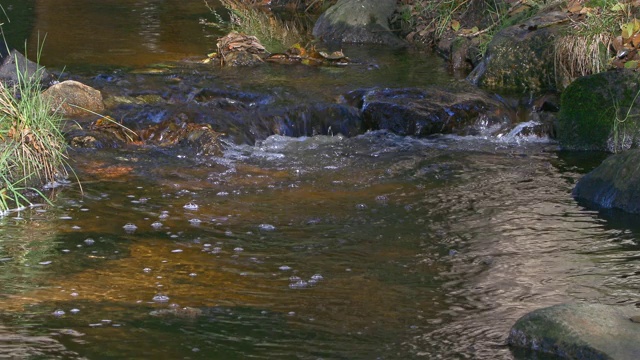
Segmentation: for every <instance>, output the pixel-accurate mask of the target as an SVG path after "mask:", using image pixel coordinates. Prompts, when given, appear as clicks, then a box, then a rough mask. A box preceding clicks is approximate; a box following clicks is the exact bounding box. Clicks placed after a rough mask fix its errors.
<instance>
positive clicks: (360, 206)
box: [356, 204, 367, 210]
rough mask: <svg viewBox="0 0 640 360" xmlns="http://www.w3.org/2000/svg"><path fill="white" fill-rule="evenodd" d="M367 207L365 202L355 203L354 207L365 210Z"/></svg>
mask: <svg viewBox="0 0 640 360" xmlns="http://www.w3.org/2000/svg"><path fill="white" fill-rule="evenodd" d="M366 208H367V205H366V204H357V205H356V209H358V210H365V209H366Z"/></svg>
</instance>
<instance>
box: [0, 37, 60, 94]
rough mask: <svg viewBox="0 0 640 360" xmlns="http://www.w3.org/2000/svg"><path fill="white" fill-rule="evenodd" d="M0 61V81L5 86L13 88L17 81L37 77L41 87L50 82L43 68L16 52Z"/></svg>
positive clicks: (13, 51) (11, 52)
mask: <svg viewBox="0 0 640 360" xmlns="http://www.w3.org/2000/svg"><path fill="white" fill-rule="evenodd" d="M0 45H1V44H0ZM0 61H1V63H0V81H1V82H3V83H4V84H5V85H6V86H9V87H12V86H15V85H17V84H18V82H19V81H23V80H26V79H32V78H33V77H34V76H35V77H38V78H39V79H38V80H39V81H41V83H42V84H43V85H45V84H47V83H48V82H50V81H51V75H50V74H49V73H48V72H47V71H46V70H45V68H44V67H43V66H39V65H38V64H36V63H35V62H33V61H31V60H29V59H27V58H26V57H24V55H22V54H21V53H20V52H18V51H16V50H11V51H10V52H9V54H8V55H5V56H4V57H0Z"/></svg>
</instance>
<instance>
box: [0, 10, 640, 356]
mask: <svg viewBox="0 0 640 360" xmlns="http://www.w3.org/2000/svg"><path fill="white" fill-rule="evenodd" d="M46 3H48V2H44V1H43V2H36V4H37V7H38V6H40V9H43V8H42V7H44V6H46ZM57 3H60V7H51V8H47V9H46V11H44V10H41V12H40V13H39V14H38V17H37V19H36V21H35V24H40V25H36V26H35V27H36V28H37V27H39V26H44V25H42V24H43V22H45V20H46V19H48V18H54V19H58V17H57V16H61V17H62V16H64V14H62V13H56V11H57V10H56V9H65V10H64V11H67V12H69V11H71V10H73V9H75V8H74V7H65V6H63V3H68V4H75V5H76V6H77V7H78V10H77V11H89V10H91V13H101V11H102V12H106V11H107V10H109V11H112V10H113V11H115V10H114V9H116V8H117V6H116V5H117V4H118V3H120V4H121V5H118V6H122V7H126V6H133V7H134V8H135V6H142V5H145V4H156V5H158V4H160V2H153V1H130V2H125V1H121V2H115V3H114V7H113V8H111V7H109V8H108V9H106V8H105V9H102V8H100V5H99V4H98V3H97V2H95V3H94V2H86V1H84V2H82V3H83V4H85V6H86V7H85V8H83V7H82V6H80V5H79V2H77V1H76V2H73V1H67V2H57ZM185 3H188V4H187V5H184V4H183V2H180V1H173V2H172V1H164V2H162V4H165V5H163V6H185V7H188V8H189V9H193V11H194V12H196V13H197V12H203V13H204V12H206V10H203V9H200V8H198V7H197V6H196V5H197V4H196V3H197V2H185ZM140 4H142V5H140ZM181 4H182V5H181ZM145 6H146V5H145ZM149 6H151V5H149ZM158 6H160V5H158ZM191 6H193V8H191ZM100 9H102V10H100ZM136 9H137V8H136ZM103 10H104V11H103ZM60 11H63V10H60ZM185 11H186V10H185ZM73 14H74V13H73V12H71V15H69V14H67V16H71V17H73ZM117 14H124V13H123V12H122V11H120V12H119V13H117ZM122 16H125V15H122ZM112 17H113V16H112ZM116 18H117V17H116ZM43 19H45V20H43ZM168 19H169V20H167V21H169V23H171V22H170V20H171V17H168ZM105 21H106V20H105ZM178 21H179V20H178ZM92 22H97V20H93V21H92ZM162 24H165V25H162V26H169V25H166V24H167V22H164V23H162ZM176 26H178V25H176ZM196 28H197V27H196ZM114 31H116V30H114ZM198 31H199V30H198ZM196 33H197V32H196V31H195V30H192V32H191V33H190V34H191V35H190V36H191V38H196ZM70 34H71V33H70ZM73 34H74V35H73V36H71V35H69V36H70V37H71V38H75V39H76V43H77V42H79V43H82V42H83V39H84V38H82V37H81V35H80V34H76V33H73ZM105 36H106V38H107V39H109V38H110V39H111V40H110V41H113V42H117V41H115V40H122V39H120V38H117V37H116V36H115V35H113V34H106V35H105ZM173 36H176V35H173ZM50 38H51V36H50ZM165 38H166V39H169V40H167V41H169V42H172V41H174V40H175V39H176V38H175V37H172V36H168V37H165ZM165 38H162V37H160V39H165ZM105 41H106V40H105ZM123 41H124V40H123ZM129 41H132V43H131V44H133V43H135V41H133V40H129ZM125 42H126V41H125ZM48 44H49V46H52V45H51V42H49V43H48ZM85 45H86V46H89V45H87V44H85ZM78 46H81V45H78ZM83 46H84V45H83ZM167 46H168V45H167ZM190 46H195V47H197V46H201V45H194V44H193V43H190V42H187V44H184V47H182V48H181V49H189V47H190ZM52 48H54V49H57V50H48V49H49V48H47V49H45V53H44V59H48V60H47V61H50V64H51V65H52V66H60V65H61V63H62V62H64V57H63V56H61V55H55V54H56V53H59V54H62V51H61V50H60V49H59V48H58V45H56V46H52ZM101 48H103V47H101ZM135 48H136V49H143V48H146V49H147V50H145V51H142V53H143V54H142V55H140V57H137V56H134V55H132V56H130V57H129V56H122V57H121V58H119V60H118V59H114V60H113V61H114V62H113V63H109V62H101V61H98V60H97V58H82V56H79V57H78V59H80V60H78V65H77V66H78V69H79V70H78V71H81V72H86V73H88V74H89V76H90V77H91V78H88V79H87V80H88V81H89V82H93V85H95V86H98V87H100V88H101V90H102V91H103V92H104V93H105V94H106V95H107V96H116V95H123V94H122V93H124V95H127V96H131V95H132V94H147V93H150V92H151V93H162V91H163V88H162V86H163V82H166V81H169V80H168V79H173V78H175V77H181V78H183V79H184V81H185V82H186V83H187V84H188V86H193V87H194V88H202V87H217V88H224V89H226V90H229V89H231V90H234V91H236V90H237V91H238V92H240V93H242V94H258V98H260V99H262V98H265V99H267V100H266V102H265V105H267V106H269V105H270V104H274V105H278V106H280V105H283V104H284V105H287V104H296V103H306V102H311V101H316V100H322V101H330V100H331V99H333V98H335V97H338V96H339V95H341V94H343V93H344V92H346V91H349V90H352V89H354V88H358V87H364V86H372V85H379V86H402V85H417V84H424V83H437V84H441V83H447V82H449V81H451V80H450V79H449V78H448V77H447V76H446V73H445V72H444V70H442V64H441V62H440V61H438V60H437V59H435V58H427V59H426V60H424V59H422V60H421V59H419V58H417V57H415V56H414V57H408V56H406V54H401V53H394V52H383V51H381V50H380V49H375V48H359V47H354V48H353V50H352V51H353V52H354V53H355V54H356V55H357V56H356V57H358V58H360V59H362V63H363V64H365V65H364V66H354V67H351V68H349V69H333V68H319V69H317V68H311V69H310V68H306V67H281V66H268V67H263V68H259V69H253V70H252V71H251V73H250V75H251V76H250V77H248V76H246V74H247V73H246V72H244V71H245V70H220V69H216V68H211V67H204V66H198V65H194V64H175V63H169V64H168V65H167V66H166V67H158V66H156V67H152V68H150V69H144V67H145V66H146V65H151V64H153V63H156V62H160V61H165V60H166V59H175V58H179V57H181V56H182V55H176V56H175V57H174V56H173V55H172V56H170V57H168V58H164V57H163V56H164V55H157V53H156V52H155V50H153V51H152V50H149V49H150V48H149V47H143V46H141V47H135ZM166 48H168V47H165V46H164V45H162V41H161V42H160V45H158V47H156V49H166ZM94 50H95V52H96V53H99V49H97V48H96V49H94ZM94 50H91V49H90V50H87V51H85V52H84V54H85V56H93V55H92V54H94ZM48 51H53V52H52V53H50V52H48ZM67 51H68V53H69V54H70V59H72V58H73V56H72V54H74V53H77V52H75V51H76V50H73V48H69V49H67ZM79 52H82V51H79ZM168 52H169V53H171V51H168ZM199 52H200V50H185V51H184V53H185V54H186V56H187V57H190V56H194V55H197V53H199ZM179 53H180V51H175V52H173V54H179ZM163 54H166V52H165V53H163ZM140 59H142V60H140ZM69 61H70V62H71V63H73V62H74V60H69ZM402 62H404V63H403V64H402ZM398 63H400V64H401V65H397V64H398ZM370 64H374V65H375V66H372V67H371V66H369V65H370ZM88 65H100V66H103V65H109V69H110V70H109V71H110V72H108V73H107V75H101V76H95V75H96V74H91V73H90V69H89V68H90V67H89V66H88ZM130 67H134V68H138V67H142V68H143V69H142V71H133V73H131V72H129V70H128V69H129V68H130ZM101 69H104V68H102V67H101ZM155 69H160V70H161V71H160V73H159V74H157V73H156V72H155V71H147V70H155ZM380 69H382V70H380ZM111 71H113V72H111ZM109 76H114V77H115V78H116V80H114V81H111V80H108V81H105V80H104V79H105V78H108V77H109ZM118 89H119V90H118ZM119 91H120V92H119ZM167 91H175V90H167ZM165 106H168V105H165ZM133 109H134V110H140V111H148V109H147V108H146V107H143V108H141V109H138V108H133ZM71 154H72V159H73V166H74V168H75V169H76V171H77V173H78V177H79V178H80V179H81V180H82V182H83V189H84V193H83V194H81V193H80V191H79V189H78V188H77V187H76V186H71V185H70V186H67V187H63V188H61V189H58V190H57V194H55V195H56V196H55V198H54V200H55V203H54V205H53V206H41V207H37V208H34V209H30V210H28V211H25V212H21V213H13V214H11V215H10V216H8V217H6V218H3V219H0V233H1V234H0V300H2V301H1V302H0V357H10V358H11V357H13V358H34V359H39V358H42V359H51V358H70V359H74V358H77V359H80V358H87V359H110V358H113V359H116V358H131V359H149V358H159V359H182V358H185V359H211V358H214V359H243V358H263V359H273V358H284V359H288V358H301V359H317V358H325V359H376V358H380V359H407V358H427V359H439V358H440V359H451V358H469V359H514V358H516V359H526V358H528V357H529V355H528V354H514V353H513V352H512V351H511V350H510V349H509V348H508V347H506V346H504V341H505V339H506V336H507V333H508V330H509V328H510V326H511V325H512V324H513V323H514V322H515V320H516V319H517V318H519V317H520V316H522V315H523V314H525V313H527V312H529V311H531V310H534V309H536V308H539V307H543V306H548V305H552V304H557V303H560V302H568V301H587V302H600V303H608V304H616V303H628V304H632V303H638V302H639V301H640V300H639V299H638V298H639V296H638V293H637V288H638V286H639V285H640V284H639V283H638V277H637V274H636V268H637V259H638V255H639V250H640V248H639V245H638V239H639V233H638V230H640V229H638V227H637V226H634V225H633V224H634V222H635V223H637V218H633V217H631V218H621V217H620V216H619V214H613V215H612V214H599V213H597V212H594V211H589V210H585V209H584V208H582V207H581V206H579V205H578V204H576V202H575V201H574V200H573V199H572V198H571V196H570V191H571V188H572V186H573V184H574V182H575V181H576V179H577V178H578V177H579V176H580V175H581V174H582V173H584V172H586V171H588V170H589V169H590V168H592V167H593V166H595V165H596V164H597V160H598V159H597V156H594V155H593V154H589V155H587V156H586V158H580V154H566V153H560V152H557V151H556V148H555V145H554V144H553V143H550V142H548V141H547V140H544V139H538V138H523V139H520V140H519V141H516V140H514V139H509V138H507V139H496V138H473V137H467V138H461V137H447V136H443V137H434V138H430V139H421V140H418V139H413V138H404V137H398V136H395V135H391V134H388V133H385V132H371V133H367V134H364V135H360V136H356V137H352V138H343V137H341V136H315V137H306V138H285V137H280V136H272V137H269V138H267V139H264V140H263V141H260V142H258V143H257V144H255V145H228V146H227V148H226V150H225V151H224V153H223V154H222V155H221V156H219V157H202V156H194V155H193V153H192V152H190V151H188V150H187V149H181V148H137V149H120V150H100V151H95V150H74V151H72V153H71ZM611 219H615V221H614V220H611Z"/></svg>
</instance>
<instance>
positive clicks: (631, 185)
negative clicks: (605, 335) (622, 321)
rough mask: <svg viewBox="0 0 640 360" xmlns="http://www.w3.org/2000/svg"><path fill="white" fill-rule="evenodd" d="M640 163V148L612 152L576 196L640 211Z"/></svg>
mask: <svg viewBox="0 0 640 360" xmlns="http://www.w3.org/2000/svg"><path fill="white" fill-rule="evenodd" d="M638 164H640V149H634V150H629V151H626V152H624V153H621V154H618V155H612V156H610V157H609V158H607V159H606V160H605V161H603V162H602V164H600V166H598V167H597V168H596V169H594V170H593V171H591V172H590V173H588V174H587V175H585V176H583V177H582V178H581V179H580V180H579V181H578V183H577V184H576V186H575V188H574V189H573V196H574V197H576V198H577V199H579V200H584V201H587V202H589V203H591V204H595V205H597V206H599V207H602V208H605V209H611V208H616V209H621V210H624V211H627V212H630V213H640V166H638ZM639 359H640V357H639Z"/></svg>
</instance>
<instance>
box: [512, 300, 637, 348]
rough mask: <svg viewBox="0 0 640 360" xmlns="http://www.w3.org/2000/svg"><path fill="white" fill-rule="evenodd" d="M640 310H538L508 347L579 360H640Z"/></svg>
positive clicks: (562, 307)
mask: <svg viewBox="0 0 640 360" xmlns="http://www.w3.org/2000/svg"><path fill="white" fill-rule="evenodd" d="M639 313H640V309H637V308H635V307H629V306H610V305H602V304H561V305H556V306H551V307H547V308H543V309H538V310H535V311H533V312H531V313H528V314H526V315H525V316H523V317H522V318H520V319H519V320H518V321H517V322H516V324H515V325H514V326H513V327H512V328H511V332H510V333H509V338H508V343H509V345H511V346H514V347H519V348H526V349H530V350H534V351H536V352H541V353H547V354H553V355H555V356H558V357H560V358H565V359H576V360H596V359H597V360H608V359H611V360H614V359H615V360H635V359H640V341H639V340H640V324H638V323H636V322H634V321H632V318H635V316H637V315H638V314H639Z"/></svg>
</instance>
